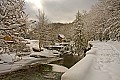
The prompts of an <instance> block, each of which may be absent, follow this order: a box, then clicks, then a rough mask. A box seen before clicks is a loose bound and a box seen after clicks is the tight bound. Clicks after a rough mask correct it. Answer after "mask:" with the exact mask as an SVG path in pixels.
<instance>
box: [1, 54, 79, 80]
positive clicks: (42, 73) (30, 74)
mask: <svg viewBox="0 0 120 80" xmlns="http://www.w3.org/2000/svg"><path fill="white" fill-rule="evenodd" d="M77 61H78V57H76V56H72V55H65V56H64V57H63V59H62V60H59V61H54V62H51V64H58V65H63V66H65V67H67V68H70V67H71V66H73V65H74V64H75V63H76V62H77ZM62 74H63V72H54V71H52V66H50V65H47V64H35V65H32V66H27V67H24V68H23V69H21V70H18V71H14V72H11V73H8V74H6V75H2V76H0V80H61V76H62Z"/></svg>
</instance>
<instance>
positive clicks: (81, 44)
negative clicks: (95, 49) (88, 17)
mask: <svg viewBox="0 0 120 80" xmlns="http://www.w3.org/2000/svg"><path fill="white" fill-rule="evenodd" d="M82 18H83V15H82V14H81V13H80V12H79V11H78V13H77V15H76V19H75V21H74V26H75V34H74V39H73V40H74V42H75V45H74V47H75V53H76V54H78V55H82V54H83V51H84V49H85V48H86V39H85V36H84V23H83V20H82Z"/></svg>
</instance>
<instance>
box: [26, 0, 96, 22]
mask: <svg viewBox="0 0 120 80" xmlns="http://www.w3.org/2000/svg"><path fill="white" fill-rule="evenodd" d="M25 2H26V4H25V8H26V10H25V11H26V13H27V14H29V17H30V19H36V15H37V13H38V9H40V10H42V11H43V10H44V12H45V13H46V16H47V17H48V19H49V20H50V21H51V22H72V21H73V20H74V19H75V15H76V13H77V11H78V10H79V11H80V12H82V11H83V10H87V11H89V10H90V8H91V6H92V5H94V4H95V3H96V2H97V0H25Z"/></svg>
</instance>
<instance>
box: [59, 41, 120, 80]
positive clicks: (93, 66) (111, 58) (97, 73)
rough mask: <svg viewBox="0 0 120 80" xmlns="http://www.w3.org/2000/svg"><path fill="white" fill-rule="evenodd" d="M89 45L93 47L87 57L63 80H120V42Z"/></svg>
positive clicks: (65, 75) (63, 76)
mask: <svg viewBox="0 0 120 80" xmlns="http://www.w3.org/2000/svg"><path fill="white" fill-rule="evenodd" d="M89 43H90V44H92V45H93V47H92V49H91V50H90V51H88V52H87V53H86V57H85V58H83V59H82V60H81V61H79V62H78V63H76V64H75V65H74V66H73V67H71V68H70V69H69V70H68V71H67V72H65V73H64V74H63V75H62V79H61V80H119V79H120V72H119V70H120V42H113V41H108V42H99V41H95V42H94V41H93V42H89ZM116 44H117V45H116Z"/></svg>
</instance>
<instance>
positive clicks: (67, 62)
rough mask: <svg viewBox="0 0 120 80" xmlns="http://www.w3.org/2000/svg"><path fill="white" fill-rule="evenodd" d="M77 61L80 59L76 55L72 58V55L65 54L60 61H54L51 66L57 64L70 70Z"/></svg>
mask: <svg viewBox="0 0 120 80" xmlns="http://www.w3.org/2000/svg"><path fill="white" fill-rule="evenodd" d="M79 60H80V58H79V57H78V56H76V55H74V56H73V55H69V54H66V55H64V56H63V59H62V60H59V61H54V62H52V63H51V64H59V65H63V66H65V67H67V68H71V67H72V66H73V65H74V64H75V63H76V62H78V61H79Z"/></svg>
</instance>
